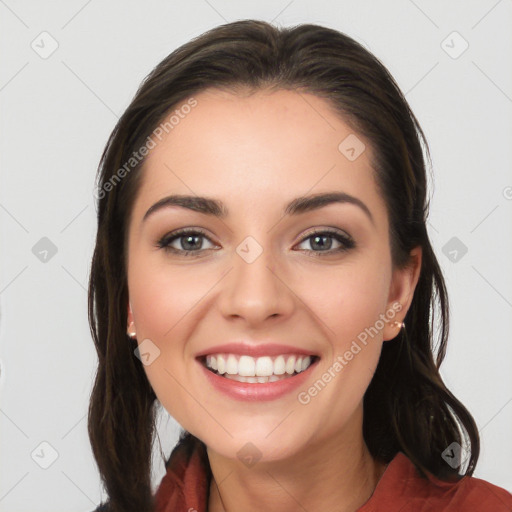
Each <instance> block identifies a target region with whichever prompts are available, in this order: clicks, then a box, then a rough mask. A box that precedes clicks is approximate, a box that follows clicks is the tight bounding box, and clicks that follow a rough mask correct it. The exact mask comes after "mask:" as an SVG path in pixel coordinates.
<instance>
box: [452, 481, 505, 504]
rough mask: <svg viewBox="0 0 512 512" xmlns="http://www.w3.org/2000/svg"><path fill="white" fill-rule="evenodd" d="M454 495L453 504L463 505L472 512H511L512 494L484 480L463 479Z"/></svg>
mask: <svg viewBox="0 0 512 512" xmlns="http://www.w3.org/2000/svg"><path fill="white" fill-rule="evenodd" d="M457 487H458V489H457V490H456V492H455V493H454V500H455V503H459V502H460V504H461V505H464V506H465V507H466V508H468V507H470V508H468V510H472V511H474V512H487V511H489V512H491V511H492V512H511V511H512V494H511V493H510V492H508V491H507V490H505V489H503V488H502V487H498V486H497V485H494V484H491V483H490V482H487V481H486V480H482V479H480V478H474V477H465V478H463V479H462V480H461V481H460V482H459V483H458V484H457Z"/></svg>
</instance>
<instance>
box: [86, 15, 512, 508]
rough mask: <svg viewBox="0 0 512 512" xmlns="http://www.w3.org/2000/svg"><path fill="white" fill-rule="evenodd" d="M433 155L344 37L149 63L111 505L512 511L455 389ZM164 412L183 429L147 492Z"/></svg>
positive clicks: (122, 263) (252, 37)
mask: <svg viewBox="0 0 512 512" xmlns="http://www.w3.org/2000/svg"><path fill="white" fill-rule="evenodd" d="M422 143H423V144H424V145H425V148H426V151H427V156H428V146H427V145H426V141H425V139H424V134H423V132H422V131H421V128H420V126H419V124H418V122H417V120H416V118H415V117H414V115H413V113H412V112H411V110H410V108H409V106H408V104H407V102H406V100H405V99H404V97H403V95H402V94H401V92H400V91H399V89H398V87H397V85H396V84H395V82H394V80H393V79H392V77H391V76H390V74H389V73H388V71H387V70H386V69H385V68H384V67H383V65H382V64H381V63H380V62H379V61H378V60H377V59H376V58H375V57H374V56H373V55H372V54H370V53H369V52H368V51H367V50H365V49H364V48H363V47H362V46H361V45H359V44H358V43H357V42H355V41H354V40H352V39H351V38H349V37H347V36H346V35H343V34H341V33H339V32H337V31H335V30H332V29H328V28H324V27H320V26H316V25H302V26H297V27H295V28H282V29H278V28H276V27H274V26H272V25H270V24H267V23H265V22H262V21H252V20H245V21H238V22H234V23H229V24H226V25H223V26H220V27H218V28H215V29H213V30H211V31H209V32H207V33H205V34H203V35H202V36H200V37H198V38H196V39H194V40H193V41H191V42H189V43H187V44H185V45H184V46H182V47H181V48H179V49H177V50H176V51H175V52H173V53H172V54H170V55H169V56H168V57H167V58H166V59H164V60H163V61H162V62H161V63H160V64H159V65H158V66H157V67H156V68H155V69H154V70H153V72H152V73H151V74H150V75H149V76H148V77H147V78H146V80H145V81H144V82H143V84H142V85H141V87H140V88H139V90H138V92H137V94H136V95H135V98H134V99H133V101H132V103H131V104H130V105H129V107H128V108H127V110H126V112H125V113H124V115H123V116H122V117H121V119H120V120H119V122H118V124H117V126H116V127H115V129H114V132H113V133H112V135H111V137H110V139H109V141H108V143H107V146H106V148H105V151H104V154H103V156H102V161H101V164H100V169H99V183H98V190H97V196H98V198H99V205H98V206H99V209H98V233H97V241H96V247H95V251H94V256H93V262H92V268H91V277H90V288H89V319H90V324H91V329H92V334H93V337H94V342H95V344H96V348H97V352H98V357H99V367H98V372H97V376H96V381H95V385H94V389H93V392H92V396H91V404H90V411H89V435H90V439H91V444H92V448H93V452H94V456H95V458H96V461H97V464H98V467H99V471H100V474H101V477H102V480H103V483H104V485H105V487H106V490H107V493H108V496H109V502H108V504H105V505H103V506H102V507H99V508H98V509H97V510H112V511H124V512H125V511H129V510H133V511H137V512H142V511H149V510H158V511H166V512H171V511H189V512H191V511H194V510H196V511H198V512H200V511H206V510H208V511H210V512H218V511H221V510H225V511H232V510H235V509H236V510H243V511H244V512H247V511H256V510H258V511H260V510H268V511H288V510H308V511H313V510H336V511H338V512H341V511H346V512H349V511H351V512H352V511H356V510H359V511H361V512H362V511H365V512H366V511H374V510H379V511H380V510H383V511H384V510H394V511H396V510H403V511H406V510H436V511H443V510H471V511H484V510H492V511H493V512H496V511H502V510H503V511H505V510H512V495H511V494H510V493H508V492H507V491H506V490H504V489H501V488H499V487H496V486H494V485H492V484H490V483H488V482H485V481H482V480H479V479H475V478H473V477H472V476H471V475H472V473H473V471H474V469H475V465H476V462H477V459H478V455H479V437H478V430H477V427H476V425H475V422H474V420H473V418H472V416H471V415H470V413H469V412H468V411H467V410H466V409H465V407H464V406H463V405H462V404H461V403H460V402H459V401H458V400H457V399H456V398H455V397H454V396H453V395H452V394H451V393H450V391H449V390H448V389H447V388H446V386H445V385H444V383H443V381H442V379H441V377H440V374H439V366H440V364H441V362H442V360H443V357H444V354H445V350H446V343H447V336H448V299H447V294H446V288H445V283H444V280H443V276H442V274H441V270H440V268H439V265H438V262H437V260H436V257H435V255H434V253H433V251H432V247H431V244H430V241H429V238H428V234H427V229H426V217H427V213H428V201H427V190H426V165H425V161H424V156H423V152H422V145H421V144H422ZM434 315H435V317H434ZM435 323H438V326H439V332H440V337H439V340H438V342H439V344H438V350H437V354H434V352H433V349H432V347H433V346H435V345H434V342H435V341H436V340H435V339H434V327H435ZM160 404H161V405H162V406H163V407H164V408H165V409H166V410H167V411H168V412H169V413H170V414H171V415H172V416H173V417H174V418H175V419H176V420H177V421H178V423H179V424H180V425H181V426H182V427H183V429H184V431H183V434H182V436H181V439H180V442H179V444H178V446H177V447H176V448H175V449H174V450H173V452H172V454H171V456H170V457H169V459H168V460H167V461H166V468H167V473H166V475H165V477H164V478H163V480H162V481H161V483H160V485H159V486H158V489H157V491H156V495H153V494H152V489H151V479H150V476H151V448H152V442H153V436H154V433H155V425H154V420H155V415H156V412H157V411H156V407H157V406H158V405H160Z"/></svg>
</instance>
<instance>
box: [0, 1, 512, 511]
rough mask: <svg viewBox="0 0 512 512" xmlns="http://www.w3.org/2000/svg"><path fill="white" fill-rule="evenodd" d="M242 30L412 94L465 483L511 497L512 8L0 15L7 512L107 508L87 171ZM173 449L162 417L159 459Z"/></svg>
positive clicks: (176, 7) (69, 5) (165, 6)
mask: <svg viewBox="0 0 512 512" xmlns="http://www.w3.org/2000/svg"><path fill="white" fill-rule="evenodd" d="M242 18H258V19H264V20H267V21H271V20H274V21H275V22H276V23H278V24H280V25H291V24H297V23H305V22H310V23H319V24H322V25H326V26H329V27H333V28H335V29H338V30H341V31H344V32H346V33H347V34H349V35H350V36H352V37H354V38H355V39H356V40H358V41H360V42H362V43H363V44H364V45H365V46H366V47H367V48H368V49H369V50H370V51H372V52H374V53H375V54H376V56H377V57H379V58H380V59H381V60H382V61H383V63H384V64H385V65H386V66H387V67H388V68H389V70H390V71H391V73H392V74H393V75H394V77H395V78H396V80H397V82H398V84H399V85H400V87H401V88H402V90H403V91H404V92H405V93H406V97H407V99H408V101H409V102H410V104H411V106H412V108H413V111H414V112H415V114H416V115H417V117H418V119H419V121H420V123H421V125H422V127H423V128H424V130H425V132H426V135H427V138H428V140H429V143H430V145H431V150H432V156H433V163H434V180H435V183H434V186H435V187H434V190H433V196H432V201H431V216H430V225H429V230H430V235H431V237H432V241H433V244H434V248H435V250H436V252H437V254H438V257H439V261H440V263H441V265H442V267H443V270H444V272H445V276H446V279H447V286H448V291H449V294H450V299H451V304H452V317H451V336H450V345H449V350H448V354H447V358H446V361H445V363H444V365H443V367H442V375H443V377H444V378H445V380H446V382H447V384H448V386H449V387H450V389H451V390H452V391H453V392H454V394H455V395H456V396H457V397H458V398H459V399H460V400H462V402H463V403H464V404H465V405H466V406H467V407H468V408H469V410H470V411H471V412H472V414H473V415H474V417H475V419H476V421H477V424H478V427H479V429H480V433H481V436H482V454H481V458H480V462H479V464H478V466H477V471H476V473H475V476H477V477H479V478H484V479H486V480H489V481H491V482H492V483H495V484H496V485H499V486H501V487H505V488H506V489H508V490H509V491H512V467H511V461H512V436H511V435H510V433H511V432H512V371H511V370H512V343H511V335H510V333H511V330H512V265H511V262H512V229H511V226H512V173H511V163H512V149H511V147H512V144H511V141H512V115H511V114H512V59H511V55H512V31H511V30H510V27H511V26H512V25H511V21H512V2H511V0H500V1H496V0H482V1H462V0H461V1H449V2H447V1H441V0H436V1H428V2H427V1H420V0H415V1H412V0H394V1H388V2H378V1H373V2H370V1H361V0H358V1H355V0H354V1H345V0H344V1H333V0H330V1H327V0H324V1H319V0H316V1H315V2H312V1H303V0H291V1H290V0H282V1H275V0H272V1H270V0H265V1H261V0H260V1H258V2H247V1H245V2H230V1H229V0H192V1H184V0H181V1H176V2H171V1H167V2H164V1H161V0H160V1H153V2H142V1H139V2H136V1H133V0H132V1H120V0H117V1H109V2H106V1H101V0H89V1H84V0H76V1H63V0H61V1H53V2H36V1H25V2H16V1H14V0H0V41H1V45H2V61H1V68H0V106H1V116H0V123H1V130H2V131H1V133H2V137H1V139H0V144H1V146H0V155H1V161H0V162H1V172H2V174H1V190H0V232H1V248H2V252H1V267H0V342H1V354H0V358H1V360H0V365H1V374H0V387H1V390H0V391H1V395H0V396H1V402H0V429H1V446H0V450H1V453H2V456H1V460H0V510H1V511H3V512H6V511H9V512H14V511H31V512H34V511H50V510H51V511H53V512H58V511H70V510H80V511H89V510H92V509H93V508H94V507H95V506H96V504H98V503H99V502H100V499H101V498H102V497H103V494H102V491H101V488H100V483H99V476H98V473H97V470H96V466H95V463H94V460H93V457H92V452H91V449H90V446H89V441H88V437H87V430H86V415H87V407H88V399H89V393H90V390H91V386H92V378H93V374H94V370H95V364H96V355H95V352H94V348H93V344H92V340H91V336H90V333H89V327H88V323H87V302H86V299H87V294H86V288H87V282H88V276H89V265H90V259H91V256H92V249H93V242H94V237H95V230H96V225H95V220H96V219H95V214H96V211H95V202H94V198H93V195H92V190H93V184H94V176H95V172H96V168H97V164H98V161H99V158H100V156H101V152H102V150H103V147H104V144H105V142H106V140H107V137H108V135H109V134H110V132H111V130H112V129H113V127H114V124H115V122H116V120H117V118H118V117H119V116H120V115H121V114H122V112H123V111H124V109H125V108H126V107H127V105H128V104H129V102H130V100H131V98H132V97H133V95H134V93H135V91H136V89H137V87H138V85H139V84H140V82H141V80H142V79H143V78H144V77H145V76H146V75H147V73H149V72H150V71H151V69H152V68H153V67H154V66H155V65H156V64H157V63H158V62H160V60H161V59H163V58H164V57H165V56H166V55H168V54H169V53H170V52H171V51H172V50H174V49H175V48H176V47H178V46H179V45H181V44H183V43H184V42H186V41H188V40H190V39H191V38H192V37H194V36H196V35H199V34H200V33H202V32H204V31H205V30H207V29H209V28H212V27H214V26H216V25H219V24H221V23H225V22H228V21H234V20H236V19H242ZM454 31H456V32H457V33H458V34H453V32H454ZM42 32H47V33H48V34H49V35H47V34H42V35H41V33H42ZM466 44H468V45H469V46H468V48H467V49H466V50H465V51H463V52H462V50H464V48H465V46H466ZM52 45H58V47H57V48H56V49H55V51H54V52H53V53H52V54H51V55H48V53H49V52H50V51H51V50H52ZM461 52H462V53H461ZM43 237H47V238H48V239H49V240H50V241H51V243H52V244H53V245H54V246H55V249H56V251H57V252H56V253H55V254H52V252H51V249H49V245H50V244H49V242H48V241H47V240H43V241H42V242H41V241H40V240H41V239H42V238H43ZM453 237H455V239H454V240H452V239H453ZM37 244H39V245H37ZM34 246H35V249H34ZM464 248H466V249H467V253H465V254H464V250H465V249H464ZM55 249H54V250H55ZM44 250H49V251H50V252H48V253H44ZM45 258H46V261H44V259H45ZM42 260H43V261H42ZM176 431H177V430H176V425H175V423H174V421H173V420H172V419H170V418H169V416H168V415H167V414H166V413H164V414H162V416H161V425H160V432H161V435H160V437H161V440H162V447H163V449H164V451H165V452H166V453H169V451H170V449H171V448H172V446H173V444H174V443H175V441H176ZM41 443H44V444H41ZM50 464H51V465H50ZM42 466H48V468H47V469H43V467H42ZM163 472H164V469H163V464H162V463H160V462H159V463H158V464H157V465H156V466H155V474H154V484H155V485H156V484H157V483H158V482H159V481H160V480H161V478H162V476H163Z"/></svg>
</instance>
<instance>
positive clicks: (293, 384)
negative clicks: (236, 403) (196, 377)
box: [197, 359, 319, 402]
mask: <svg viewBox="0 0 512 512" xmlns="http://www.w3.org/2000/svg"><path fill="white" fill-rule="evenodd" d="M318 361H319V359H316V360H315V362H314V363H312V364H311V365H310V366H309V367H308V369H307V370H304V371H303V372H301V373H299V374H297V375H295V376H294V377H287V378H285V379H281V380H276V381H275V382H265V383H251V382H238V381H236V380H232V379H227V378H226V377H221V376H220V375H217V374H216V373H213V372H212V371H210V370H208V368H206V367H205V366H204V365H203V364H202V363H201V362H200V361H198V362H197V363H198V364H199V365H200V366H201V368H202V370H203V373H204V374H205V375H206V378H207V379H208V381H209V382H210V384H211V385H212V386H213V387H214V388H215V389H217V390H218V391H220V392H222V393H224V394H225V395H227V396H229V397H230V398H234V399H236V400H246V401H256V402H260V401H267V400H275V399H277V398H280V397H282V396H284V395H286V394H288V393H291V392H292V391H293V390H294V389H297V388H298V387H300V386H301V385H302V384H304V382H305V381H306V379H307V378H308V377H309V375H310V374H311V372H312V371H313V368H314V367H315V366H316V365H317V363H318Z"/></svg>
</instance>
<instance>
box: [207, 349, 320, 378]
mask: <svg viewBox="0 0 512 512" xmlns="http://www.w3.org/2000/svg"><path fill="white" fill-rule="evenodd" d="M311 362H312V357H311V356H294V355H291V356H289V355H279V356H277V357H270V356H262V357H257V358H255V357H251V356H248V355H242V356H238V355H236V354H215V355H211V354H210V355H208V356H206V366H207V367H208V368H210V369H211V370H217V372H218V374H219V375H225V376H226V377H235V380H239V379H238V377H240V378H242V379H243V380H241V382H259V383H264V382H274V381H275V380H280V379H281V378H286V377H288V376H290V375H293V374H294V373H300V372H303V371H305V370H307V369H308V368H309V366H310V365H311ZM281 376H282V377H281Z"/></svg>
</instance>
